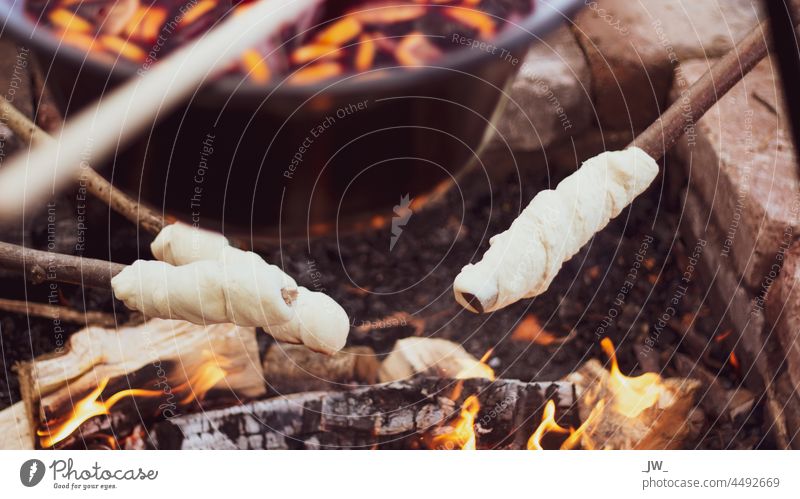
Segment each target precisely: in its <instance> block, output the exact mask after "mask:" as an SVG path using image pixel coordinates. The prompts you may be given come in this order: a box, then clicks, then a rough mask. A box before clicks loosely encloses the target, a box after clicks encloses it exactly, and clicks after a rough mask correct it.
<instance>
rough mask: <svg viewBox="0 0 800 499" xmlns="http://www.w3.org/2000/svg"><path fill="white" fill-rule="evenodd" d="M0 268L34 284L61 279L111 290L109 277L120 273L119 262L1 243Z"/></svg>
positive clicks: (120, 265) (61, 280)
mask: <svg viewBox="0 0 800 499" xmlns="http://www.w3.org/2000/svg"><path fill="white" fill-rule="evenodd" d="M0 267H1V268H5V269H9V270H16V271H20V272H22V273H23V274H24V275H25V279H27V280H28V281H30V282H31V283H33V284H41V283H43V282H48V281H50V282H64V283H68V284H77V285H80V286H89V287H93V288H102V289H111V278H112V277H114V276H115V275H117V274H119V273H120V272H121V271H122V269H124V268H125V266H124V265H122V264H120V263H112V262H107V261H105V260H96V259H93V258H83V257H78V256H70V255H63V254H60V253H51V252H48V251H40V250H34V249H30V248H24V247H22V246H17V245H16V244H10V243H4V242H0Z"/></svg>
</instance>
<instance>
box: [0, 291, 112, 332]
mask: <svg viewBox="0 0 800 499" xmlns="http://www.w3.org/2000/svg"><path fill="white" fill-rule="evenodd" d="M0 310H4V311H6V312H14V313H17V314H24V315H33V316H36V317H44V318H46V319H58V320H60V321H64V322H70V323H72V324H83V325H89V326H104V327H112V326H115V325H116V323H117V320H116V318H115V317H114V316H113V315H111V314H107V313H105V312H95V311H84V312H82V311H80V310H75V309H72V308H69V307H61V306H58V305H50V304H49V303H34V302H29V301H20V300H6V299H5V298H0Z"/></svg>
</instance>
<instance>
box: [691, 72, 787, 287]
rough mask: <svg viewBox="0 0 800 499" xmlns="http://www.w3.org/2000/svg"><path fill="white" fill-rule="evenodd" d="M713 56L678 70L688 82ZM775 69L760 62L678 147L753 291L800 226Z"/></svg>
mask: <svg viewBox="0 0 800 499" xmlns="http://www.w3.org/2000/svg"><path fill="white" fill-rule="evenodd" d="M708 64H709V63H708V62H706V61H694V62H689V63H686V64H683V65H682V66H681V73H682V74H683V77H685V78H687V79H688V80H689V81H690V82H691V81H694V80H696V79H697V78H698V77H699V76H700V75H701V74H702V73H703V72H705V71H706V69H707V67H708ZM775 71H776V69H775V68H774V67H773V66H772V63H771V61H770V60H766V61H764V62H762V63H761V64H759V65H758V66H756V68H755V69H754V70H753V72H752V73H750V74H749V75H747V76H746V77H745V78H744V80H743V81H742V82H741V83H739V84H738V85H737V86H735V87H734V88H733V89H732V90H731V91H730V93H728V94H727V95H726V96H725V97H723V98H722V99H721V101H720V102H719V103H718V104H717V105H716V106H714V107H713V108H712V109H711V110H709V112H708V113H707V114H706V115H705V117H704V118H702V119H701V120H700V121H699V122H698V123H697V125H696V130H695V132H696V134H695V135H689V136H686V137H684V138H683V139H681V141H680V142H679V144H678V146H677V148H676V149H677V152H678V156H679V157H680V158H681V159H682V160H683V163H684V165H685V169H686V175H687V176H688V178H689V187H688V188H689V191H690V192H692V193H693V194H694V195H696V196H697V197H698V198H700V199H703V200H704V202H705V203H706V204H707V205H708V206H709V207H710V209H711V219H712V221H713V222H714V223H715V224H716V226H717V227H719V228H720V237H721V239H720V241H721V246H722V248H721V256H722V257H723V258H725V259H728V260H730V261H731V262H732V267H733V268H734V270H735V271H736V277H737V278H741V279H742V280H743V283H744V284H745V286H747V287H748V288H749V289H750V291H752V292H757V291H758V290H759V289H762V288H765V284H766V283H765V280H766V279H767V278H768V277H769V275H770V272H771V270H774V268H775V267H774V266H775V264H776V263H778V262H777V261H776V254H777V253H779V252H780V251H781V248H784V249H785V248H786V247H787V246H788V245H789V244H790V243H791V242H792V240H794V239H795V238H796V237H797V234H798V230H799V229H800V174H799V173H800V171H799V170H798V168H797V162H796V157H795V155H794V153H793V148H792V146H791V139H790V137H789V135H788V125H787V124H786V122H785V121H784V119H783V118H784V117H783V116H781V115H782V113H781V112H780V111H779V110H780V109H783V108H782V106H780V105H779V104H778V97H777V95H776V89H779V88H780V85H779V84H778V83H776V82H775ZM676 82H677V80H676ZM676 92H677V91H676ZM737 280H738V279H737Z"/></svg>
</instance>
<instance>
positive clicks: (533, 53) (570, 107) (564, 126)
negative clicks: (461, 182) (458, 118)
mask: <svg viewBox="0 0 800 499" xmlns="http://www.w3.org/2000/svg"><path fill="white" fill-rule="evenodd" d="M590 88H591V75H590V73H589V66H588V65H587V63H586V58H585V56H584V54H583V51H582V50H581V47H580V45H578V42H577V40H576V39H575V36H574V35H573V34H572V32H571V31H570V30H569V29H568V28H562V29H560V30H558V31H557V32H555V33H554V34H553V35H551V36H549V37H548V38H546V39H544V40H542V41H541V42H539V43H537V44H536V45H535V46H534V47H533V48H532V49H531V50H530V51H529V52H528V55H527V56H526V58H525V60H524V61H523V63H522V67H521V68H520V71H519V74H518V75H517V78H516V79H515V80H514V83H513V84H512V87H511V91H510V100H509V102H508V104H507V105H506V109H505V111H504V113H503V117H502V118H501V120H500V123H499V125H498V132H499V137H498V138H497V140H498V141H499V142H501V143H502V142H503V141H506V142H507V143H508V146H509V147H511V148H512V149H515V150H520V151H536V150H540V149H543V148H545V147H547V146H548V145H549V144H550V143H552V142H554V141H556V140H558V139H560V138H563V137H566V136H569V135H573V134H575V133H578V132H580V131H581V130H583V129H584V128H586V127H587V126H588V125H589V124H590V122H591V109H592V107H591V99H590V96H589V89H590Z"/></svg>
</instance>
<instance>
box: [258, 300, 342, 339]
mask: <svg viewBox="0 0 800 499" xmlns="http://www.w3.org/2000/svg"><path fill="white" fill-rule="evenodd" d="M292 308H293V309H294V312H295V316H294V318H293V319H292V320H290V321H289V322H286V323H284V324H282V325H280V326H271V327H266V328H264V329H266V330H267V332H268V333H269V334H271V335H272V336H273V337H274V338H275V339H276V340H278V341H285V342H288V343H303V344H304V345H305V346H307V347H308V348H310V349H312V350H316V351H317V352H322V353H327V354H333V353H336V352H338V351H339V350H341V349H342V348H343V347H344V344H345V342H346V341H347V333H348V332H350V319H349V318H348V317H347V313H346V312H345V311H344V309H343V308H342V307H341V305H339V304H338V303H336V302H335V301H334V300H333V298H331V297H330V296H328V295H326V294H325V293H317V292H314V291H310V290H308V289H306V288H304V287H302V286H301V287H300V288H298V293H297V299H296V300H295V302H294V303H293V306H292Z"/></svg>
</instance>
